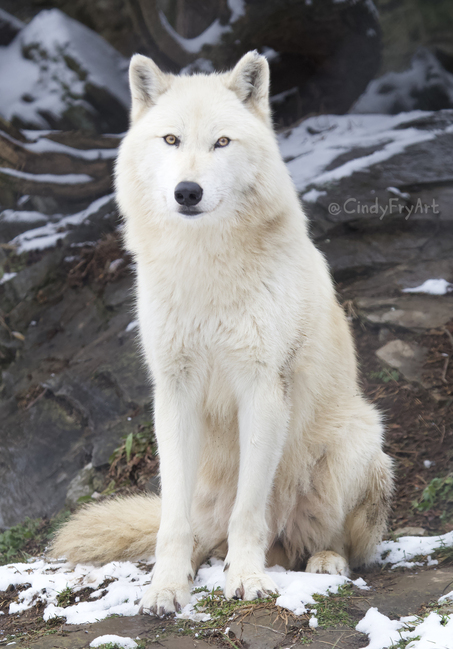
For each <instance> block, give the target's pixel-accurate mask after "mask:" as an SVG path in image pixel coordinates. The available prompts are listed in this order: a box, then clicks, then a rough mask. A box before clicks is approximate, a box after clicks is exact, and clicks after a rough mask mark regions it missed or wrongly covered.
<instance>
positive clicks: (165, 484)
mask: <svg viewBox="0 0 453 649" xmlns="http://www.w3.org/2000/svg"><path fill="white" fill-rule="evenodd" d="M196 392H198V394H199V390H195V389H192V390H191V389H190V388H189V387H188V386H179V387H178V384H176V385H175V384H173V382H158V384H157V386H156V390H155V395H154V406H155V411H154V421H155V429H156V437H157V443H158V448H159V457H160V476H161V483H162V516H161V523H160V527H159V532H158V535H157V543H156V564H155V566H154V570H153V576H152V582H151V587H150V588H149V589H148V590H147V591H146V592H145V594H144V596H143V598H142V600H141V602H140V610H141V612H143V611H145V612H151V613H155V614H157V615H164V614H166V613H171V612H173V611H180V610H181V608H182V607H184V606H185V605H186V604H188V602H189V599H190V584H191V583H192V581H193V577H194V575H193V569H192V563H191V556H192V551H193V533H192V527H191V523H190V508H191V503H192V495H193V490H194V484H195V478H196V471H197V467H198V461H199V456H200V444H201V441H200V438H201V429H202V418H201V408H199V407H198V401H199V398H198V397H197V396H196V394H195V393H196Z"/></svg>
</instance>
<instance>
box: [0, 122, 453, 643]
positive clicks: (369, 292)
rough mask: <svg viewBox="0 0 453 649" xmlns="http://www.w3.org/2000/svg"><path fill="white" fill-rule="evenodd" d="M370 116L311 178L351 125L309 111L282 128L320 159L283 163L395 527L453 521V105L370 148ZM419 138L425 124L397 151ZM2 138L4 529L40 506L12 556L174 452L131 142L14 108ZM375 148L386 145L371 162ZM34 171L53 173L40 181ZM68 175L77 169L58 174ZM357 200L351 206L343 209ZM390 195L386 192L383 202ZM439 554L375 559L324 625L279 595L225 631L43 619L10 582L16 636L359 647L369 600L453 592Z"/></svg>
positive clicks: (130, 621)
mask: <svg viewBox="0 0 453 649" xmlns="http://www.w3.org/2000/svg"><path fill="white" fill-rule="evenodd" d="M355 119H356V118H355V117H354V118H351V142H355V143H354V144H352V145H351V146H350V148H349V150H348V149H347V147H346V148H344V147H343V149H341V150H340V149H338V152H337V153H335V155H333V157H331V159H329V160H328V162H327V163H325V164H324V168H323V169H322V170H319V169H318V170H317V174H316V177H315V176H314V175H312V177H311V178H308V177H305V180H303V181H301V180H300V179H299V180H297V178H296V177H297V173H298V171H297V170H298V169H299V171H300V168H301V166H303V165H304V164H305V165H307V164H310V162H308V163H307V162H306V161H305V162H304V159H303V158H304V157H305V160H307V159H309V156H310V155H315V153H316V151H319V148H320V147H321V145H322V142H324V144H325V145H326V142H327V143H328V138H329V137H333V136H334V135H335V132H337V131H339V129H340V127H341V125H340V124H339V123H338V122H336V121H335V120H333V121H331V122H330V123H327V122H326V121H325V120H324V122H319V121H318V122H314V121H313V119H312V120H307V121H306V122H305V123H302V125H301V126H300V127H297V129H299V130H297V129H294V131H291V132H286V133H284V134H282V135H281V142H282V150H283V151H284V154H285V146H286V147H288V146H289V145H288V143H291V142H292V141H293V140H292V138H297V137H299V136H300V133H301V131H300V129H301V128H304V129H305V130H304V132H303V137H304V138H305V140H304V144H303V146H306V144H307V142H308V144H307V146H308V147H309V150H308V149H307V151H308V153H307V155H305V156H298V154H297V152H296V155H292V156H289V155H288V156H287V160H288V164H289V166H290V169H291V171H292V173H293V175H295V179H296V182H297V183H298V188H299V190H300V191H301V194H302V195H303V197H304V198H305V204H306V208H307V212H308V214H309V216H310V218H311V223H312V233H313V237H314V239H315V241H316V243H317V245H318V246H319V248H320V249H321V250H323V252H324V253H325V254H326V256H327V258H328V260H329V263H330V264H331V267H332V272H333V275H334V278H335V280H336V283H337V288H338V294H339V299H340V300H341V302H342V303H343V305H344V308H345V310H346V312H347V314H348V316H349V318H350V321H351V325H352V327H353V329H354V332H355V338H356V343H357V349H358V356H359V361H360V366H361V376H362V384H363V387H364V390H365V392H366V393H367V395H368V396H369V398H370V399H371V400H372V401H374V402H375V403H376V404H377V405H378V406H379V407H380V408H381V410H382V411H383V412H384V414H385V418H386V423H387V436H386V450H387V452H388V453H389V454H390V455H391V456H392V457H393V458H394V460H395V467H396V476H397V483H396V491H395V497H394V505H393V510H392V515H391V520H390V529H391V530H392V532H393V533H397V534H399V533H400V531H401V528H408V527H409V528H414V527H415V528H418V529H417V530H414V529H412V531H411V530H409V532H408V531H407V529H406V534H407V533H409V534H410V533H415V534H434V533H445V532H448V531H450V530H452V529H453V505H452V502H453V477H452V450H451V449H452V435H453V428H452V418H451V409H452V403H453V363H452V362H451V361H450V359H451V356H452V354H453V293H451V292H449V283H451V282H453V259H452V254H451V252H452V250H453V227H452V224H453V210H452V207H451V205H452V200H451V199H452V196H453V190H452V188H453V177H452V174H451V163H450V161H451V145H452V138H453V135H452V126H453V113H452V112H451V111H441V112H439V113H417V114H410V115H409V116H408V117H407V119H406V122H404V120H403V122H402V123H398V124H396V125H395V124H393V126H392V127H391V128H390V127H389V129H390V130H387V131H386V132H385V133H384V135H382V137H381V139H382V141H381V143H380V144H376V143H374V144H373V145H372V146H371V145H370V144H367V143H366V142H363V144H362V145H359V144H357V142H356V141H355V140H354V137H353V132H354V128H355V126H356V125H357V123H358V122H354V120H355ZM357 119H358V118H357ZM326 124H327V126H326ZM304 125H305V126H304ZM323 129H324V130H325V133H323ZM401 134H402V135H401ZM407 134H412V135H411V136H413V137H412V140H408V141H407V142H405V145H404V146H403V147H399V148H395V149H394V150H391V149H390V148H389V145H388V142H390V141H394V142H396V139H397V138H400V137H402V136H404V137H405V136H406V135H407ZM0 138H1V142H2V148H1V153H0V155H1V163H2V169H0V195H1V197H2V202H3V204H4V205H5V207H6V209H5V210H4V211H3V212H2V213H1V215H0V265H1V268H2V271H1V277H0V310H1V311H0V363H1V368H2V382H1V385H0V397H1V401H0V418H1V421H2V430H3V431H4V432H3V433H2V436H1V441H0V444H1V447H2V448H1V459H0V491H1V493H2V498H1V503H0V528H3V529H6V528H9V527H11V526H16V525H17V524H20V523H21V522H22V521H23V520H24V519H25V518H26V517H30V518H31V519H33V520H35V519H40V520H41V522H40V523H36V524H35V526H34V527H33V525H31V524H30V526H29V528H27V529H28V530H29V532H30V533H29V532H24V538H23V539H21V532H20V529H24V528H20V529H19V528H14V529H17V533H16V536H14V534H13V533H10V536H9V538H10V541H9V542H8V539H7V538H6V537H5V535H0V548H1V550H2V552H3V553H4V556H5V557H6V559H7V560H11V559H12V558H15V559H16V558H17V553H19V554H20V553H21V552H27V551H28V552H30V553H31V552H33V551H38V550H39V549H40V548H41V547H42V546H43V545H45V543H46V541H47V538H48V532H49V529H50V527H51V523H49V522H46V521H50V520H52V517H54V516H55V515H56V514H58V512H61V511H65V510H68V509H70V508H73V507H75V506H76V505H77V503H79V502H83V501H84V500H87V499H91V498H92V497H95V498H96V497H98V496H99V495H102V494H109V493H113V492H114V491H121V490H137V489H151V490H156V489H158V479H157V477H156V476H157V471H158V462H157V459H156V457H155V448H154V440H153V434H152V423H151V421H150V420H151V415H150V412H151V403H150V390H149V386H148V381H147V376H146V371H145V368H144V367H143V364H142V361H141V359H140V355H139V353H138V349H137V344H136V325H135V317H134V314H133V308H132V302H133V298H132V289H133V266H132V264H131V260H130V258H129V257H128V255H127V254H126V253H125V251H124V250H123V248H122V246H121V236H120V222H119V220H118V216H117V213H116V209H115V204H114V201H113V198H112V197H111V196H110V194H109V192H110V191H111V189H110V171H111V164H112V161H113V158H114V155H115V148H116V146H117V143H118V138H117V137H112V138H106V137H104V136H99V137H97V138H94V137H93V136H90V138H87V137H86V136H84V135H83V133H80V132H78V133H64V134H62V133H56V132H50V133H49V132H45V133H37V132H35V135H33V136H32V135H31V134H30V132H23V131H19V130H17V129H14V128H12V127H11V126H10V125H8V124H4V125H3V134H0ZM310 138H312V139H310ZM320 138H321V140H320ZM392 138H393V140H392ZM311 142H312V145H311V144H310V143H311ZM285 143H286V144H285ZM310 146H311V149H310ZM326 146H327V145H326ZM335 146H336V145H335ZM61 147H63V148H61ZM386 147H387V149H386ZM332 150H335V149H334V148H333V149H332ZM376 150H377V151H381V152H383V155H382V156H381V159H380V160H377V161H375V162H374V160H375V158H373V159H371V160H369V159H368V156H370V155H371V154H373V153H374V152H375V151H376ZM384 154H385V155H384ZM307 156H308V158H307ZM351 163H352V166H351ZM295 165H299V167H297V168H296V166H295ZM5 169H6V170H11V169H12V170H13V171H20V172H22V175H21V174H20V173H19V174H16V175H14V173H9V172H8V171H6V172H5V171H4V170H5ZM38 169H39V171H40V173H47V174H48V176H46V177H45V178H43V177H42V176H40V177H38V175H37V170H38ZM2 170H3V171H2ZM24 174H27V175H24ZM63 174H65V175H66V176H67V175H68V174H73V175H74V176H76V180H78V181H80V182H78V183H76V184H74V183H73V184H68V183H64V182H61V180H62V178H61V177H60V178H59V177H58V176H62V175H63ZM329 174H330V175H329ZM299 177H300V176H299ZM323 179H324V180H323ZM346 200H352V201H353V202H352V203H351V202H350V203H349V204H348V206H347V207H345V201H346ZM433 201H434V204H433ZM332 205H337V206H338V207H339V209H338V211H337V209H336V208H335V209H334V210H333V209H332V207H331V206H332ZM351 205H353V206H354V210H353V211H352V213H351V210H350V208H351ZM376 205H377V206H378V208H379V209H380V208H381V206H382V208H385V206H389V211H388V212H387V213H386V214H385V215H384V217H383V216H382V210H381V211H375V212H373V209H374V207H373V206H376ZM419 205H420V206H421V207H420V209H418V207H417V206H419ZM433 205H434V207H433ZM365 206H367V209H365ZM423 206H425V207H423ZM426 206H428V207H426ZM372 208H373V209H372ZM411 208H412V209H411ZM408 214H409V216H408ZM430 279H443V280H445V282H444V284H443V286H444V288H445V293H444V294H442V295H429V294H425V293H420V292H417V293H412V292H404V289H407V288H414V287H418V286H420V285H422V284H423V283H424V282H425V281H426V280H430ZM115 449H116V453H115ZM112 454H113V455H112ZM32 528H33V531H32V532H31V531H30V530H31V529H32ZM27 534H28V535H29V536H31V537H33V538H32V539H31V540H27V538H26V536H27ZM36 538H38V541H36ZM11 539H12V540H11ZM2 543H3V545H1V544H2ZM8 543H9V545H8ZM27 543H28V545H27ZM10 550H11V551H12V554H8V555H7V554H6V553H7V552H9V551H10ZM16 551H17V552H16ZM440 560H441V563H440V565H439V566H437V567H436V569H435V568H431V569H428V568H422V569H420V570H419V572H418V574H415V572H414V569H408V570H406V571H404V570H399V571H390V570H389V569H385V568H383V569H380V570H375V571H374V572H370V573H368V574H366V575H364V577H365V579H366V581H367V582H368V584H369V585H370V586H371V587H372V590H371V591H367V592H366V593H365V594H364V592H363V591H357V592H356V590H355V589H354V590H353V591H351V592H349V593H347V594H345V595H343V596H341V597H339V598H338V600H337V604H338V602H340V603H339V604H338V606H337V609H338V610H339V611H340V612H342V613H341V615H340V614H339V613H338V610H337V611H336V613H335V615H336V616H335V615H334V616H333V617H332V616H330V617H329V615H326V616H325V617H324V618H323V619H324V623H323V624H320V626H319V627H318V629H310V628H309V627H308V616H307V615H305V616H298V617H295V616H293V615H291V614H289V613H288V612H287V611H286V612H285V610H284V609H281V610H280V609H278V608H276V607H275V606H274V605H272V604H269V603H265V604H263V605H259V606H257V607H249V608H247V607H246V609H245V610H242V612H241V611H239V613H238V618H237V619H236V620H235V621H233V620H232V621H231V624H229V626H230V631H229V632H228V633H227V634H225V633H224V630H225V628H226V626H227V625H226V624H224V625H223V626H222V627H221V625H219V629H220V628H221V629H222V630H219V629H218V630H217V631H214V630H213V629H212V628H209V629H207V630H206V629H201V627H199V626H196V625H195V624H192V623H188V622H184V623H182V622H180V621H177V622H176V623H175V622H174V621H173V620H166V621H165V623H163V622H162V620H156V619H152V618H149V617H130V618H112V619H108V620H104V621H102V622H99V623H97V624H94V625H89V626H88V627H83V628H79V627H76V626H73V625H65V624H63V623H62V621H61V620H58V619H57V621H55V622H43V620H42V617H41V616H42V610H41V609H40V608H39V605H38V606H37V607H34V609H32V610H31V611H29V612H24V613H23V614H22V615H20V616H18V617H17V616H10V615H8V611H9V603H10V602H11V600H14V599H15V598H17V595H18V592H17V591H16V590H14V589H13V590H10V591H7V592H4V593H1V594H0V609H1V610H2V612H3V613H5V617H0V628H3V629H4V634H3V637H4V638H5V640H2V639H1V636H0V644H8V643H10V642H16V643H17V644H20V645H21V646H34V647H43V648H44V647H51V646H52V647H54V646H55V647H86V646H87V645H88V644H89V642H90V641H91V639H93V638H94V637H97V636H99V635H102V634H104V633H119V635H127V636H131V637H134V638H135V637H136V636H140V638H141V641H140V642H142V643H144V644H149V643H151V642H157V643H159V644H161V645H162V646H166V647H192V646H199V647H203V646H206V644H208V643H209V644H212V643H217V644H223V645H224V646H233V647H234V646H236V647H242V646H249V647H286V646H294V647H298V646H301V645H302V644H306V643H307V642H311V643H312V646H313V647H318V646H319V647H321V646H322V647H324V646H326V645H330V646H337V647H363V646H365V645H366V643H367V638H366V636H365V635H364V634H362V633H359V632H357V631H355V624H356V623H357V621H358V620H359V619H361V618H362V617H363V615H364V612H365V611H366V610H367V609H368V608H369V607H370V606H377V607H378V608H379V611H380V612H382V613H385V614H386V615H389V616H390V617H392V616H393V617H394V616H401V615H403V614H410V613H413V614H424V612H426V611H428V610H430V609H429V608H427V607H428V606H429V605H430V604H432V603H433V602H435V601H436V600H437V599H438V598H439V597H440V596H441V595H442V594H443V593H444V591H445V592H448V589H449V590H451V583H452V582H453V569H452V567H451V564H450V563H449V559H448V556H443V557H440ZM356 576H357V577H358V576H361V575H356ZM445 610H446V609H445ZM337 613H338V615H337ZM343 614H344V615H343ZM2 624H3V627H2ZM195 626H196V628H194V629H191V628H190V627H195ZM162 628H165V632H162ZM180 629H183V630H182V631H180ZM195 633H198V634H199V635H198V637H196V636H195ZM186 634H189V635H186ZM13 635H15V636H16V639H15V638H14V637H12V636H13ZM157 635H159V638H157V637H156V636H157ZM401 646H404V645H401Z"/></svg>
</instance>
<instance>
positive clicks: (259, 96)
mask: <svg viewBox="0 0 453 649" xmlns="http://www.w3.org/2000/svg"><path fill="white" fill-rule="evenodd" d="M129 77H130V86H131V95H132V111H131V128H130V130H129V132H128V134H127V136H126V138H125V139H124V141H123V144H122V146H121V151H120V155H119V160H118V164H117V193H118V200H119V203H120V207H121V209H122V211H123V212H124V213H125V215H126V216H127V217H129V216H130V215H131V213H133V212H134V209H133V207H132V205H131V200H132V198H133V197H132V196H131V195H132V194H134V195H135V198H134V199H133V200H134V201H135V205H137V203H136V200H137V199H138V200H139V202H140V205H141V209H142V210H143V208H144V207H145V206H146V209H147V213H148V215H149V218H150V219H153V221H156V220H158V221H162V220H164V221H168V220H170V221H173V222H174V221H175V220H176V221H178V222H181V221H186V222H190V223H194V222H195V221H197V223H198V222H199V223H200V224H201V223H203V222H207V221H209V222H213V221H216V222H218V221H219V220H220V221H225V220H228V221H231V220H232V219H234V218H235V217H236V218H238V215H239V214H243V213H244V210H247V211H250V208H251V204H252V203H255V204H259V205H261V209H262V207H263V205H265V204H266V203H268V202H271V201H272V200H273V198H274V193H273V191H271V189H272V188H273V187H275V186H276V185H278V184H279V183H281V182H283V184H286V182H287V180H286V179H287V173H286V171H285V167H284V165H283V162H282V160H281V157H280V155H279V152H278V147H277V144H276V140H275V136H274V133H273V130H272V125H271V117H270V109H269V66H268V64H267V61H266V59H265V58H264V57H263V56H260V55H259V54H258V53H257V52H249V53H248V54H246V55H245V56H244V57H243V58H242V59H241V60H240V61H239V62H238V63H237V65H236V66H235V68H234V69H233V70H232V71H230V72H227V73H223V74H209V75H204V74H197V75H193V76H174V75H170V74H164V73H163V72H162V71H161V70H160V69H159V68H158V67H157V65H156V64H155V63H154V62H153V61H152V60H151V59H148V58H146V57H144V56H141V55H135V56H134V57H133V58H132V60H131V65H130V73H129ZM279 176H281V178H279ZM258 195H259V196H258Z"/></svg>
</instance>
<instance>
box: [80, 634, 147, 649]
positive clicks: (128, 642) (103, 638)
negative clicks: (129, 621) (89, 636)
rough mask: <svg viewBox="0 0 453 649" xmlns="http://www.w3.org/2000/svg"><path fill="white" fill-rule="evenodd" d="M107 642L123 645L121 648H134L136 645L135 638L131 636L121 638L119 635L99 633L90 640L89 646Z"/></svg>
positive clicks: (98, 645) (97, 645) (118, 645)
mask: <svg viewBox="0 0 453 649" xmlns="http://www.w3.org/2000/svg"><path fill="white" fill-rule="evenodd" d="M109 643H112V644H114V645H116V646H117V647H123V649H135V647H138V644H137V643H136V642H135V640H132V638H123V637H122V636H120V635H100V636H99V637H98V638H95V639H94V640H92V641H91V642H90V647H100V646H101V645H103V644H109Z"/></svg>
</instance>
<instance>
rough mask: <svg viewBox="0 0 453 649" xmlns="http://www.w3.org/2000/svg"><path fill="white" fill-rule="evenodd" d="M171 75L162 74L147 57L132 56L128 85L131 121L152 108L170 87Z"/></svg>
mask: <svg viewBox="0 0 453 649" xmlns="http://www.w3.org/2000/svg"><path fill="white" fill-rule="evenodd" d="M170 79H171V75H168V74H164V73H163V72H162V70H160V68H158V67H157V65H156V64H155V63H154V61H152V60H151V59H149V58H148V57H147V56H142V55H141V54H134V56H133V57H132V58H131V63H130V66H129V85H130V88H131V96H132V109H131V120H132V121H133V122H134V121H135V120H136V119H137V118H138V117H139V116H140V114H141V113H142V112H143V111H144V110H146V109H147V108H150V107H151V106H153V105H154V104H155V103H156V101H157V98H158V97H159V95H161V94H162V93H164V92H165V91H166V90H167V89H168V88H169V86H170Z"/></svg>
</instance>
